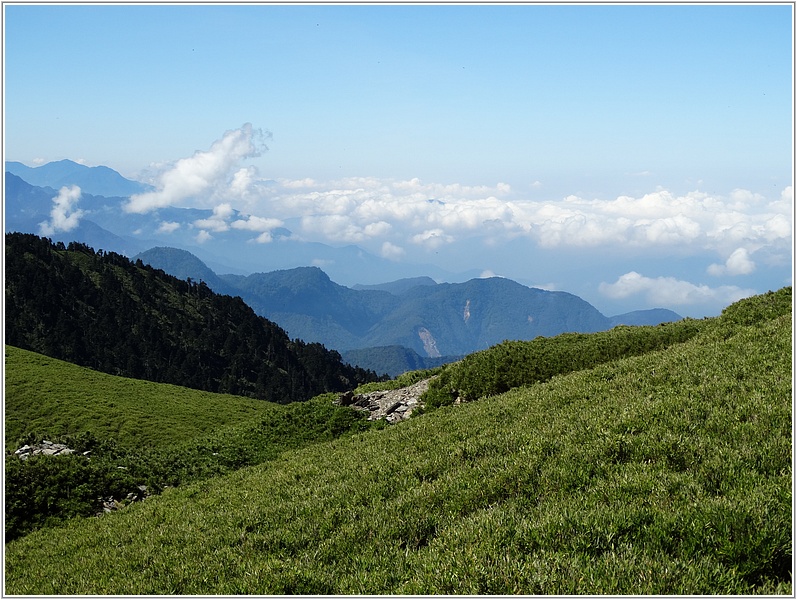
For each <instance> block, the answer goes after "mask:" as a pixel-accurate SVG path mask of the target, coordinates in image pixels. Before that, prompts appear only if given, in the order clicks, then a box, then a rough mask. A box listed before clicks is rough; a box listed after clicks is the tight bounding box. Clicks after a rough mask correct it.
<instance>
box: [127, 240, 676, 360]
mask: <svg viewBox="0 0 797 600" xmlns="http://www.w3.org/2000/svg"><path fill="white" fill-rule="evenodd" d="M143 256H145V255H142V257H143ZM165 256H166V255H165V254H164V253H163V250H162V249H159V252H157V253H154V254H149V255H146V257H147V259H148V261H149V264H152V266H154V267H157V268H160V269H163V270H164V271H166V272H168V273H170V274H179V276H180V277H191V278H192V279H195V280H198V279H202V280H204V281H206V282H207V283H208V285H209V286H210V287H211V289H214V288H213V286H214V282H215V281H216V280H215V279H213V278H212V277H211V276H210V275H209V273H208V271H209V269H208V268H207V267H206V266H205V265H204V264H201V261H198V260H188V259H187V258H186V257H185V255H183V254H182V253H180V256H181V257H182V258H181V260H180V262H179V265H175V264H174V263H173V262H171V261H170V260H166V259H165V258H164V257H165ZM219 279H220V280H221V281H222V282H223V283H224V284H226V286H229V287H227V288H224V289H225V290H229V289H230V288H232V289H234V290H235V293H237V294H239V295H240V296H241V297H242V298H243V300H244V301H245V302H246V303H247V304H248V305H249V306H251V307H252V308H253V309H254V311H255V312H256V313H257V314H259V315H261V316H264V317H266V318H268V319H270V320H272V321H274V322H276V323H278V324H279V325H280V326H281V327H282V328H283V329H285V330H286V331H287V332H288V333H289V335H290V336H291V337H294V338H300V339H302V340H305V341H313V342H320V343H322V344H324V345H325V346H327V347H328V348H334V349H336V350H338V351H340V352H348V351H350V350H358V349H364V348H368V349H371V348H376V347H385V346H400V347H402V348H404V349H407V350H411V351H412V352H415V353H416V354H418V355H419V356H421V357H425V358H439V357H445V356H462V355H465V354H469V353H471V352H474V351H476V350H482V349H485V348H488V347H490V346H492V345H494V344H497V343H500V342H502V341H503V340H506V339H515V340H528V339H534V338H535V337H537V336H554V335H557V334H560V333H564V332H571V331H573V332H582V333H586V332H594V331H602V330H606V329H611V328H612V327H614V326H615V325H617V324H618V323H621V322H625V323H631V321H635V324H643V322H644V324H656V323H659V322H661V320H673V319H675V320H677V319H678V318H680V317H678V315H675V313H672V312H671V311H664V310H661V311H638V312H636V313H629V314H627V315H619V316H617V317H612V318H609V317H606V316H604V315H603V314H601V313H600V312H599V311H598V310H597V309H596V308H595V307H594V306H592V305H591V304H589V303H588V302H586V301H585V300H583V299H581V298H579V297H578V296H575V295H573V294H568V293H566V292H551V291H547V290H542V289H537V288H530V287H527V286H524V285H521V284H519V283H517V282H515V281H512V280H510V279H505V278H500V277H493V278H487V279H472V280H470V281H467V282H464V283H442V284H432V283H430V281H431V280H427V279H424V280H422V281H420V285H411V286H408V285H406V282H403V283H399V282H391V283H390V284H386V285H384V286H374V287H376V288H379V289H351V288H347V287H345V286H342V285H339V284H337V283H335V282H334V281H332V280H331V279H330V277H329V276H328V275H327V274H326V273H325V272H324V271H322V270H321V269H319V268H317V267H300V268H296V269H285V270H279V271H273V272H268V273H255V274H252V275H247V276H243V275H221V276H219ZM215 285H219V284H218V283H215ZM386 289H394V290H404V291H403V293H402V294H401V295H398V294H394V293H391V292H389V291H386ZM224 293H230V292H229V291H225V292H224ZM657 319H659V320H657ZM385 354H387V353H386V352H385ZM393 354H394V356H393V357H392V358H391V359H389V360H387V359H386V360H385V363H384V364H388V363H391V364H392V365H393V366H392V367H391V369H392V370H395V369H396V368H401V365H402V364H411V363H412V361H411V360H410V359H408V358H407V355H405V356H404V358H399V359H398V360H396V356H395V352H393ZM357 356H358V357H362V356H363V354H362V353H360V354H358V355H357ZM358 360H361V361H362V358H358ZM380 360H381V359H380ZM363 364H369V366H368V367H367V368H372V369H374V370H377V371H379V368H377V367H378V363H363ZM396 365H398V366H396Z"/></svg>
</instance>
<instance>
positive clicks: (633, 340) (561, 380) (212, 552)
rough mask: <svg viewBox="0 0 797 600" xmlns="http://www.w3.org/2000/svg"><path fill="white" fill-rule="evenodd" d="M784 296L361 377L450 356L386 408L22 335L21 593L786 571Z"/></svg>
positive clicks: (435, 584)
mask: <svg viewBox="0 0 797 600" xmlns="http://www.w3.org/2000/svg"><path fill="white" fill-rule="evenodd" d="M791 303H792V295H791V288H783V289H781V290H779V291H777V292H770V293H767V294H764V295H762V296H757V297H753V298H750V299H747V300H743V301H740V302H738V303H735V304H733V305H732V306H730V307H728V308H727V309H726V310H725V311H723V313H722V315H721V316H719V317H714V318H706V319H701V320H695V319H684V320H682V321H679V322H676V323H669V324H662V325H659V326H645V327H626V326H623V327H618V328H615V329H613V330H611V331H609V332H599V333H594V334H581V335H572V334H564V335H561V336H556V337H554V338H539V339H537V340H533V341H528V342H512V343H508V344H502V345H499V346H496V347H493V348H490V349H488V350H485V351H482V352H478V353H475V354H472V355H470V356H468V357H466V358H465V359H464V360H462V361H460V362H457V363H452V364H449V365H444V366H442V367H437V368H435V369H432V370H430V371H423V372H418V373H417V375H415V374H412V373H408V374H406V375H404V376H402V377H400V378H398V379H396V380H395V381H389V382H384V383H368V384H367V386H364V387H362V388H361V389H362V390H365V389H369V390H373V389H381V388H391V387H393V388H395V387H400V386H402V385H406V384H407V383H408V382H410V381H412V380H414V379H417V378H424V377H433V378H434V379H433V380H432V387H430V389H429V391H428V392H427V393H426V396H427V401H426V403H425V407H424V409H423V410H417V411H416V413H415V414H414V415H413V417H412V418H410V419H409V420H406V421H403V422H400V423H396V424H394V425H389V426H385V423H384V421H369V420H366V419H365V417H364V416H363V414H362V412H358V411H356V410H355V409H354V408H351V407H343V406H338V405H337V404H336V397H337V396H336V395H335V394H325V395H321V396H317V397H315V398H313V399H312V400H310V401H307V402H298V403H296V402H294V403H291V404H287V405H278V404H271V403H266V402H263V401H257V400H252V399H245V398H238V397H235V396H222V395H218V394H214V393H211V392H203V391H199V390H190V389H187V388H175V387H174V386H173V385H167V384H157V383H149V382H143V381H135V380H131V379H127V378H123V377H119V376H116V375H110V374H107V375H106V374H101V373H96V372H94V371H89V370H87V369H86V368H85V367H78V366H76V365H71V364H69V363H64V362H61V361H58V360H54V359H51V358H46V357H43V356H42V355H40V354H37V353H32V352H29V351H23V350H20V349H15V348H13V347H7V348H6V369H7V394H8V398H7V415H6V439H7V440H8V444H9V445H7V455H6V474H7V478H6V539H7V541H6V586H7V587H6V591H7V593H10V594H35V595H39V594H41V595H53V594H77V595H82V594H100V595H113V594H122V595H129V594H238V593H243V594H751V593H755V594H791V590H792V583H791V573H792V520H791V505H792V468H791V452H792V446H791V385H792V378H791V333H792V328H791V323H792V311H791ZM574 357H578V359H577V360H573V358H574ZM34 380H35V381H36V382H37V383H36V386H35V389H33V386H31V385H30V381H34ZM477 382H478V384H477ZM357 391H359V390H357ZM109 398H114V401H113V402H109ZM145 398H146V399H148V400H147V402H148V405H147V406H148V408H147V409H146V410H145V411H144V412H143V413H142V412H139V406H142V402H144V399H145ZM68 411H74V417H71V418H65V413H66V414H68ZM186 411H189V412H190V413H191V414H192V416H191V419H190V421H191V423H192V424H191V425H190V426H189V424H188V423H186V421H187V418H186V417H185V416H184V415H185V414H186ZM10 434H13V435H10ZM43 437H47V438H48V439H50V440H63V441H65V442H67V443H68V444H71V445H72V447H74V448H76V449H78V450H83V449H84V448H86V449H88V450H91V453H90V454H83V452H75V453H73V454H71V455H69V456H65V457H53V456H32V457H30V458H28V459H27V460H24V461H23V460H20V458H19V457H18V456H15V455H14V454H13V453H12V452H11V449H12V446H14V445H15V444H16V443H21V442H25V441H27V442H30V443H34V442H35V441H39V440H41V439H42V438H43ZM140 485H144V486H146V487H147V490H148V496H147V497H146V499H145V500H144V501H130V500H128V501H127V502H125V501H122V502H120V503H119V505H120V507H119V508H117V509H115V510H113V511H110V512H106V513H103V512H102V510H100V513H99V514H100V516H93V515H94V514H96V509H97V507H96V503H94V504H93V503H92V502H93V501H94V499H95V498H97V497H103V496H105V495H114V494H116V495H117V496H116V497H117V498H124V497H127V498H128V499H129V498H130V491H131V490H136V489H138V488H137V486H140ZM125 494H127V496H125ZM9 526H11V527H12V529H11V530H9ZM9 536H10V537H9ZM11 538H13V539H11Z"/></svg>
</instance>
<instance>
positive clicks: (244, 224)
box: [230, 215, 284, 233]
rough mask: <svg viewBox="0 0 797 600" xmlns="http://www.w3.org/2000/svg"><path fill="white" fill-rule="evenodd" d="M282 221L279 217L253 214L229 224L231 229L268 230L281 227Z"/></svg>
mask: <svg viewBox="0 0 797 600" xmlns="http://www.w3.org/2000/svg"><path fill="white" fill-rule="evenodd" d="M283 225H284V223H283V222H282V221H280V220H279V219H268V218H264V217H258V216H255V215H248V216H247V217H246V219H238V220H236V221H233V222H232V223H231V224H230V227H232V228H233V229H243V230H246V231H260V232H263V233H265V232H268V231H271V230H273V229H276V228H277V227H282V226H283Z"/></svg>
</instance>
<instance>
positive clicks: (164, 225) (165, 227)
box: [158, 221, 180, 233]
mask: <svg viewBox="0 0 797 600" xmlns="http://www.w3.org/2000/svg"><path fill="white" fill-rule="evenodd" d="M178 229H180V224H179V223H177V222H175V221H161V224H160V227H158V233H172V232H173V231H177V230H178Z"/></svg>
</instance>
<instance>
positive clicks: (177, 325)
mask: <svg viewBox="0 0 797 600" xmlns="http://www.w3.org/2000/svg"><path fill="white" fill-rule="evenodd" d="M5 243H6V315H5V327H6V343H7V344H10V345H13V346H18V347H20V348H24V349H27V350H32V351H35V352H39V353H41V354H45V355H47V356H50V357H53V358H58V359H61V360H66V361H69V362H72V363H74V364H77V365H80V366H84V367H89V368H92V369H95V370H97V371H101V372H104V373H110V374H113V375H121V376H124V377H131V378H136V379H145V380H149V381H155V382H160V383H172V384H176V385H180V386H184V387H190V388H194V389H200V390H206V391H211V392H219V393H228V394H236V395H240V396H247V397H252V398H259V399H264V400H270V401H273V402H278V403H287V402H293V401H299V400H307V399H309V398H312V397H313V396H316V395H318V394H321V393H324V392H330V391H344V390H347V389H352V388H354V387H356V386H357V385H359V384H361V383H365V382H368V381H375V380H377V379H378V378H377V375H376V374H375V373H374V372H372V371H367V370H364V369H361V368H356V367H352V366H350V365H348V364H345V363H343V362H342V359H341V356H340V354H339V353H338V352H336V351H330V350H327V349H326V348H325V347H324V346H322V345H321V344H318V343H305V342H303V341H301V340H291V339H290V338H289V337H288V335H287V334H286V333H285V331H284V330H283V329H281V328H280V327H279V326H277V325H276V324H274V323H273V322H271V321H269V320H267V319H265V318H263V317H259V316H258V315H256V314H255V312H254V311H253V310H252V309H251V308H250V307H249V306H247V305H246V304H245V303H244V301H243V300H242V299H241V298H239V297H232V296H227V295H220V294H216V293H214V292H213V291H212V290H211V289H210V288H209V287H208V286H207V285H206V284H205V283H204V282H202V281H199V282H196V281H191V280H187V281H183V280H180V279H178V278H176V277H173V276H171V275H167V274H166V273H165V272H164V271H162V270H160V269H154V268H152V267H150V266H147V265H145V264H144V263H142V262H141V261H140V260H137V261H135V262H132V261H130V260H129V259H128V258H126V257H125V256H122V255H120V254H117V253H114V252H104V251H103V250H97V251H95V250H94V249H92V248H90V247H88V246H87V245H85V244H82V243H78V242H72V243H70V244H69V245H68V246H66V245H64V244H63V243H60V242H59V243H53V242H52V241H51V240H49V239H46V238H41V237H38V236H36V235H32V234H21V233H11V234H7V235H6V238H5Z"/></svg>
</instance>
